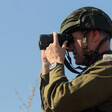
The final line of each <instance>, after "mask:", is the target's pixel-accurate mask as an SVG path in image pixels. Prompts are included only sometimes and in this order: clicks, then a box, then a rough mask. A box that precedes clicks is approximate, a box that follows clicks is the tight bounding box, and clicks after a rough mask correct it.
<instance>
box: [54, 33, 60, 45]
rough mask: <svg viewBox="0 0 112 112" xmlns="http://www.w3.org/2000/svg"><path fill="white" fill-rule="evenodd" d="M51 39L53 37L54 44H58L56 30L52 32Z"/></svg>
mask: <svg viewBox="0 0 112 112" xmlns="http://www.w3.org/2000/svg"><path fill="white" fill-rule="evenodd" d="M53 39H54V42H53V43H54V44H55V45H58V44H59V42H58V35H57V33H56V32H53Z"/></svg>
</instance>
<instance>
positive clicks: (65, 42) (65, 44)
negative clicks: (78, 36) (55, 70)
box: [62, 40, 68, 48]
mask: <svg viewBox="0 0 112 112" xmlns="http://www.w3.org/2000/svg"><path fill="white" fill-rule="evenodd" d="M67 43H68V41H67V40H66V41H64V43H63V45H62V48H66V46H67Z"/></svg>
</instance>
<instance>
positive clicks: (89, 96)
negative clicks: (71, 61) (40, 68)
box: [43, 62, 112, 112]
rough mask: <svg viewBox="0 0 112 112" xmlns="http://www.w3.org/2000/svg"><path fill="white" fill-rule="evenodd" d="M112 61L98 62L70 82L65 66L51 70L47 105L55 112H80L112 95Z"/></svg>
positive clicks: (47, 90)
mask: <svg viewBox="0 0 112 112" xmlns="http://www.w3.org/2000/svg"><path fill="white" fill-rule="evenodd" d="M110 85H112V62H99V63H97V64H95V65H94V66H91V67H89V68H88V69H87V70H86V71H85V72H83V73H82V75H81V76H79V77H77V78H75V79H73V80H72V82H69V81H68V80H67V78H66V76H65V74H64V67H62V66H60V65H58V66H57V67H56V68H55V69H53V70H52V71H50V73H49V83H48V84H47V85H46V86H45V88H44V93H43V95H44V98H45V101H46V104H47V106H48V107H49V108H50V109H51V110H52V111H54V112H77V111H82V110H85V109H87V108H91V107H94V106H96V105H98V104H101V103H102V102H104V101H105V100H106V99H107V98H108V97H110V96H111V94H112V87H111V86H110Z"/></svg>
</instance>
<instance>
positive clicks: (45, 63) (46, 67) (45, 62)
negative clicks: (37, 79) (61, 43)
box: [41, 50, 49, 75]
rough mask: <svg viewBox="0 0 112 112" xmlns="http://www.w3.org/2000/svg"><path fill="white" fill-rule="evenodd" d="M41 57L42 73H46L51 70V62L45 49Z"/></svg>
mask: <svg viewBox="0 0 112 112" xmlns="http://www.w3.org/2000/svg"><path fill="white" fill-rule="evenodd" d="M41 57H42V75H45V74H47V73H48V72H49V62H48V60H47V58H46V55H45V50H42V52H41Z"/></svg>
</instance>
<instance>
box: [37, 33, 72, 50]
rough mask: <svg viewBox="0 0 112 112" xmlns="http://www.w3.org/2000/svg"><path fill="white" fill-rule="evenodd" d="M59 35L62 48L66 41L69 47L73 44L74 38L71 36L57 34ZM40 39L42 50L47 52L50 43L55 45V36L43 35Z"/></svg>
mask: <svg viewBox="0 0 112 112" xmlns="http://www.w3.org/2000/svg"><path fill="white" fill-rule="evenodd" d="M57 35H58V41H59V44H60V46H62V45H63V42H64V41H66V40H67V41H68V43H67V47H68V45H69V44H70V43H71V42H73V36H72V35H71V34H57ZM39 39H40V40H39V48H40V50H45V49H46V47H48V46H49V44H50V43H53V34H41V35H40V37H39Z"/></svg>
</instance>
